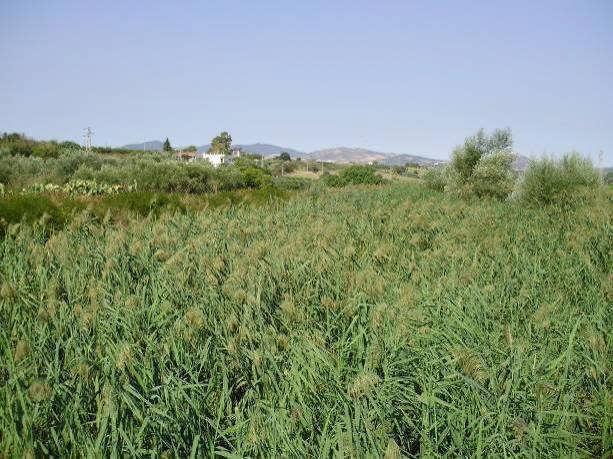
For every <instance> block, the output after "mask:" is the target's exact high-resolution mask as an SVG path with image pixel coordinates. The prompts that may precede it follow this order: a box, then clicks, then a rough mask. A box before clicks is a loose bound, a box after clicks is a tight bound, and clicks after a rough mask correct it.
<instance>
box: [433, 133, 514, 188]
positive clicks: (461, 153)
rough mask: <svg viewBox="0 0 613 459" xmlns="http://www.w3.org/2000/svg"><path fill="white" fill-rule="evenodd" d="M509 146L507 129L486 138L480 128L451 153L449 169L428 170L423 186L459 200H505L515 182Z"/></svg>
mask: <svg viewBox="0 0 613 459" xmlns="http://www.w3.org/2000/svg"><path fill="white" fill-rule="evenodd" d="M512 146H513V140H512V136H511V130H510V129H496V130H495V131H494V132H493V133H492V134H491V135H489V136H488V135H487V134H486V133H485V131H484V130H483V129H481V130H479V131H478V132H477V133H476V134H475V135H473V136H471V137H468V138H466V140H465V141H464V145H462V146H461V147H457V148H456V149H455V150H454V151H453V154H452V159H451V163H450V164H449V165H448V166H444V167H441V166H439V167H435V168H430V169H429V170H428V171H427V172H426V173H425V174H424V175H423V179H424V181H425V184H426V186H427V187H429V188H432V189H435V190H438V191H442V190H444V191H446V192H449V193H452V194H455V195H456V196H460V197H470V196H477V197H492V198H496V199H501V200H502V199H506V198H507V197H508V196H509V194H510V193H511V192H512V190H513V185H514V182H515V176H514V173H513V170H512V164H513V160H514V155H513V153H512V151H511V147H512Z"/></svg>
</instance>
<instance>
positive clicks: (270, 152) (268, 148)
mask: <svg viewBox="0 0 613 459" xmlns="http://www.w3.org/2000/svg"><path fill="white" fill-rule="evenodd" d="M210 146H211V145H201V146H199V147H198V151H207V150H208V149H209V148H210ZM232 146H233V147H234V148H240V149H241V150H242V151H244V152H247V153H253V154H256V155H263V156H264V157H267V156H277V155H280V154H281V153H283V152H286V153H289V155H290V156H291V157H292V158H299V157H301V156H303V155H304V153H303V152H301V151H298V150H294V149H293V148H287V147H280V146H278V145H272V144H269V143H250V144H236V145H232Z"/></svg>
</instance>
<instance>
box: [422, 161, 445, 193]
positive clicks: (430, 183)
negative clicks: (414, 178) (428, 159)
mask: <svg viewBox="0 0 613 459" xmlns="http://www.w3.org/2000/svg"><path fill="white" fill-rule="evenodd" d="M422 178H423V180H424V183H425V185H426V187H428V188H430V189H431V190H436V191H444V190H445V186H446V185H447V182H448V180H449V166H435V167H430V168H428V169H427V170H426V171H425V172H424V174H423V175H422Z"/></svg>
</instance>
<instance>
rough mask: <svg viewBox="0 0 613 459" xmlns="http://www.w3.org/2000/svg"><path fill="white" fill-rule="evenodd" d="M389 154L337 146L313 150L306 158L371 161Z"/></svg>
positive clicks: (379, 159) (330, 160) (336, 161)
mask: <svg viewBox="0 0 613 459" xmlns="http://www.w3.org/2000/svg"><path fill="white" fill-rule="evenodd" d="M388 156H389V155H387V154H385V153H380V152H377V151H372V150H367V149H366V148H348V147H336V148H325V149H323V150H317V151H313V152H311V153H309V154H307V155H305V156H304V158H305V159H307V158H308V159H313V160H317V161H328V162H332V163H370V162H375V161H381V160H384V159H386V158H387V157H388Z"/></svg>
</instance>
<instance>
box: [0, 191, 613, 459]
mask: <svg viewBox="0 0 613 459" xmlns="http://www.w3.org/2000/svg"><path fill="white" fill-rule="evenodd" d="M118 196H120V195H118ZM382 203H385V205H381V204H382ZM176 210H177V209H175V210H172V209H170V208H169V210H168V211H165V212H162V213H159V214H158V215H154V214H150V215H149V216H147V217H138V216H137V215H136V214H135V215H134V216H133V217H131V218H129V219H127V220H125V221H122V222H118V223H117V224H111V223H110V222H108V221H107V222H104V221H100V220H99V219H96V218H94V217H93V216H92V215H91V213H89V212H83V213H80V214H78V218H75V219H73V220H71V221H69V222H68V223H67V225H66V226H64V227H57V228H52V227H49V226H45V224H44V222H33V223H32V224H25V223H24V224H19V225H17V224H13V225H10V227H9V228H8V231H7V232H6V235H5V237H4V238H3V239H2V240H1V242H0V257H1V262H0V276H1V279H2V285H1V286H0V298H1V299H0V321H1V323H2V324H3V326H2V328H1V329H0V349H1V350H2V359H0V400H1V401H0V432H1V433H0V452H2V454H7V455H19V454H21V453H23V452H28V451H29V452H33V453H36V454H54V455H67V454H71V453H72V454H77V455H80V454H85V451H88V452H91V453H93V454H104V455H110V454H122V455H123V454H130V455H145V454H154V455H158V454H161V453H165V452H166V453H170V454H174V453H176V454H179V455H181V456H184V455H188V454H190V453H197V454H202V455H210V454H213V453H220V454H225V453H224V452H233V453H235V454H238V455H251V456H258V455H261V456H278V455H289V456H305V455H308V456H329V455H331V454H333V453H341V454H343V455H357V456H363V455H375V456H380V455H383V454H384V453H385V454H387V455H388V457H398V455H399V454H400V453H402V454H408V455H415V454H436V455H438V454H450V455H454V456H456V455H461V456H468V455H472V454H487V455H500V454H503V455H515V454H517V455H527V456H533V455H537V456H538V455H548V456H567V455H573V454H578V455H591V454H593V455H606V451H610V450H611V447H612V446H613V445H612V443H611V438H612V432H611V426H612V424H611V419H612V409H611V406H612V405H611V371H610V370H611V368H610V362H611V361H612V359H611V347H610V344H611V343H610V336H611V326H612V323H611V321H612V319H611V314H610V304H611V300H612V299H613V292H612V291H611V259H610V253H611V226H610V210H611V201H610V196H608V195H604V194H600V195H599V196H598V197H596V198H595V200H594V201H592V202H591V204H590V205H589V206H583V207H578V208H574V209H569V210H561V209H558V208H556V207H552V208H549V209H534V208H531V207H525V206H520V205H518V204H509V203H497V202H495V201H479V202H474V203H470V202H466V201H462V200H458V199H456V198H453V197H446V196H445V195H442V194H439V193H436V192H431V191H427V190H426V189H424V188H421V187H419V186H414V185H400V184H396V185H386V186H383V187H379V188H349V189H345V190H339V191H326V192H319V191H316V190H313V191H307V192H303V193H301V194H298V195H295V196H294V197H292V198H290V199H289V200H277V199H272V200H269V201H268V203H267V205H266V206H254V205H239V206H237V205H223V206H221V207H208V208H205V209H203V210H198V211H196V210H189V209H187V210H186V211H185V210H184V211H180V210H179V211H178V212H177V211H176ZM560 212H564V213H563V214H562V213H560ZM305 222H308V224H305Z"/></svg>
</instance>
